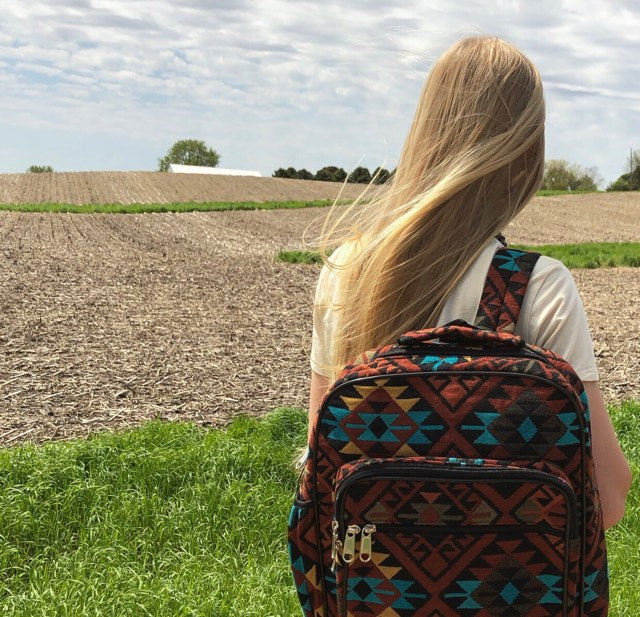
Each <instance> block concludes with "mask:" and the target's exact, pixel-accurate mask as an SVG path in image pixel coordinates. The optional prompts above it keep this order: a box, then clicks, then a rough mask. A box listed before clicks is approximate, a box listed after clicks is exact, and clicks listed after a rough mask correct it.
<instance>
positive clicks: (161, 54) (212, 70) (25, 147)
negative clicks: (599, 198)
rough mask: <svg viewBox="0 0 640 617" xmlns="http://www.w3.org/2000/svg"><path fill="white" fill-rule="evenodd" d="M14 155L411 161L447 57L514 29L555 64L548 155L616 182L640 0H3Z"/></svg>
mask: <svg viewBox="0 0 640 617" xmlns="http://www.w3.org/2000/svg"><path fill="white" fill-rule="evenodd" d="M0 7H1V9H2V11H0V173H13V172H23V171H25V170H26V168H27V167H29V166H30V165H32V164H38V165H52V166H53V167H54V169H55V170H56V171H92V170H95V171H101V170H117V171H120V170H122V171H126V170H149V171H152V170H155V169H157V164H158V158H160V157H162V156H163V155H164V154H166V152H167V150H168V149H169V148H170V146H171V145H172V144H173V143H174V142H175V141H176V140H178V139H202V140H204V141H205V142H206V143H207V145H208V146H210V147H212V148H214V149H215V150H216V151H217V152H218V153H219V154H220V157H221V158H220V164H219V166H220V167H225V168H231V169H248V170H257V171H260V172H262V174H263V175H271V174H272V173H273V171H274V170H275V169H277V168H278V167H289V166H292V167H295V168H302V167H304V168H306V169H308V170H310V171H312V172H315V171H316V170H317V169H319V168H321V167H323V166H325V165H337V166H341V167H344V168H345V169H346V170H350V169H353V168H354V167H356V166H358V165H364V166H367V167H369V168H370V169H373V168H375V167H377V166H378V165H381V166H384V167H388V168H393V167H394V166H395V164H396V162H397V159H398V156H399V153H400V150H401V147H402V143H403V141H404V138H405V136H406V133H407V131H408V128H409V126H410V123H411V120H412V117H413V114H414V111H415V105H416V103H417V100H418V96H419V93H420V90H421V88H422V84H423V82H424V79H425V76H426V75H427V73H428V71H429V69H430V67H431V66H432V64H433V62H434V61H435V60H436V59H437V58H438V56H439V55H440V54H441V53H442V52H443V51H444V50H445V49H446V48H447V47H448V46H449V45H451V44H452V43H454V42H455V41H456V40H458V39H459V38H461V37H462V36H465V35H473V34H490V35H497V36H500V37H502V38H505V39H506V40H508V41H510V42H512V43H514V44H515V45H516V46H518V47H519V48H521V49H522V50H523V51H524V52H525V53H526V54H527V55H528V56H529V57H530V58H531V59H532V60H533V61H534V62H535V63H536V65H537V66H538V68H539V70H540V72H541V74H542V78H543V82H544V85H545V96H546V103H547V133H546V142H547V145H546V156H547V158H563V159H566V160H568V161H570V162H572V163H576V164H579V165H581V166H583V167H597V169H598V171H599V173H600V175H601V176H602V179H603V186H604V185H606V183H608V182H610V181H612V180H614V179H615V178H617V177H618V176H619V175H620V174H621V173H623V172H624V171H625V170H624V166H625V160H626V159H627V158H628V156H629V150H630V148H634V149H640V1H638V0H627V1H625V0H617V1H605V0H565V1H563V0H537V1H536V2H533V1H531V0H527V1H521V0H493V1H490V0H466V1H465V2H451V1H444V0H427V1H417V0H402V1H400V0H385V2H383V3H381V2H374V1H364V0H351V1H350V2H344V0H323V1H322V2H315V1H306V0H302V1H294V0H259V1H258V0H254V1H253V2H250V1H249V0H176V1H175V2H170V1H166V0H43V1H39V0H0Z"/></svg>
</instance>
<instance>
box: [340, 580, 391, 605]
mask: <svg viewBox="0 0 640 617" xmlns="http://www.w3.org/2000/svg"><path fill="white" fill-rule="evenodd" d="M383 582H384V581H383V579H381V578H374V577H370V576H367V577H360V576H353V577H351V578H350V579H349V581H348V585H347V600H351V601H354V600H355V601H356V602H368V603H370V604H384V602H383V600H381V599H380V596H392V595H395V592H393V591H390V590H386V589H379V588H378V586H379V585H380V584H381V583H383Z"/></svg>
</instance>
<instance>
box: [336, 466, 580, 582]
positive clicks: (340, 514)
mask: <svg viewBox="0 0 640 617" xmlns="http://www.w3.org/2000/svg"><path fill="white" fill-rule="evenodd" d="M372 467H374V468H373V469H372ZM375 467H376V465H375V464H373V465H370V466H368V467H367V468H366V469H362V470H359V471H355V472H354V473H353V474H352V475H350V476H349V477H348V478H346V479H345V480H344V481H343V483H342V484H341V485H340V487H339V489H338V492H337V494H336V500H335V518H334V519H333V522H332V549H333V547H335V549H333V550H332V554H331V563H332V566H331V570H332V571H333V572H335V569H336V566H337V565H338V564H339V559H338V558H339V557H341V558H342V560H343V562H344V563H347V564H350V563H353V562H354V561H355V559H356V539H357V536H358V534H360V532H361V531H362V534H363V535H362V538H361V540H360V560H361V561H364V562H367V561H369V560H370V559H371V536H372V535H373V533H375V532H376V531H389V530H394V531H398V532H402V531H403V530H406V531H411V532H412V533H416V532H418V533H419V532H423V531H429V532H432V533H447V531H455V532H460V531H461V528H463V527H464V528H465V533H469V534H474V535H475V534H484V533H504V532H505V531H509V532H511V533H513V532H516V531H522V530H526V529H531V526H530V525H526V524H521V525H478V526H471V525H467V526H465V525H458V526H455V525H453V526H451V525H447V526H444V525H395V524H391V523H389V524H380V525H373V524H367V525H365V526H364V527H362V529H361V528H360V526H359V525H349V526H348V527H346V532H345V524H346V522H345V520H344V505H345V503H344V502H345V498H346V494H347V489H348V488H349V486H351V485H352V484H354V483H356V482H358V481H361V480H366V479H368V478H372V477H373V478H376V479H377V480H397V479H399V478H418V479H420V480H424V481H427V482H429V481H433V482H437V481H441V480H456V481H458V482H466V483H468V482H473V481H476V480H487V476H499V477H498V481H502V480H504V481H510V480H519V479H523V480H534V481H535V480H538V483H539V484H552V485H554V486H556V487H557V488H558V489H559V490H560V491H561V492H562V494H563V495H564V496H565V502H566V504H567V520H568V525H567V531H566V534H567V537H568V539H572V538H575V537H577V528H578V519H577V510H578V502H577V498H576V495H575V493H574V491H573V489H572V488H571V486H570V485H568V484H567V483H566V482H565V481H564V480H563V479H562V478H559V477H558V476H554V475H553V474H551V473H548V472H544V471H538V470H536V469H527V468H514V467H495V468H484V469H478V468H470V467H464V468H460V467H445V468H443V467H441V466H437V465H434V464H429V463H428V462H425V463H421V464H419V465H416V464H412V465H407V464H403V463H392V462H387V463H382V464H380V465H378V467H384V472H386V473H387V474H388V475H385V473H384V472H383V473H379V470H376V469H375ZM425 468H426V469H425ZM462 469H464V470H465V471H464V472H462ZM394 471H397V472H399V473H393V472H394ZM428 471H431V472H433V471H436V472H437V473H436V474H433V475H428V473H425V472H428ZM505 473H506V474H507V475H508V476H509V477H508V478H505V477H504V476H505ZM462 474H464V475H462ZM489 479H490V480H492V481H495V480H494V479H493V478H489ZM365 532H366V533H365ZM547 532H548V533H551V534H553V535H562V534H561V532H559V531H556V530H548V531H547ZM343 535H344V538H345V539H344V542H341V540H340V538H341V537H342V536H343ZM363 553H364V557H365V559H363V558H362V556H363Z"/></svg>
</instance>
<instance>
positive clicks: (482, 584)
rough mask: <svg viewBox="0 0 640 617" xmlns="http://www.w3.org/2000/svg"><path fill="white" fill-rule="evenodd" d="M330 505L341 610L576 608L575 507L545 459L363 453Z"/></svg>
mask: <svg viewBox="0 0 640 617" xmlns="http://www.w3.org/2000/svg"><path fill="white" fill-rule="evenodd" d="M334 507H335V516H334V521H333V547H332V563H333V567H334V570H335V572H336V576H337V590H338V597H337V602H338V614H339V615H341V616H345V617H346V615H350V616H353V617H359V616H360V615H363V616H364V615H367V617H373V616H383V615H396V614H397V615H400V616H403V617H404V616H409V615H438V614H440V615H443V616H448V615H466V616H469V617H474V616H476V615H477V616H478V617H480V616H482V617H487V616H489V615H491V616H494V615H495V616H504V617H521V616H522V617H524V616H527V617H538V616H539V615H542V614H544V615H548V616H553V617H561V616H562V617H570V616H572V615H574V614H575V611H574V608H576V607H577V603H576V585H577V564H578V557H579V541H578V540H577V538H578V507H577V500H576V495H575V493H574V491H573V489H572V487H571V484H570V483H569V481H568V479H567V478H566V476H565V475H564V474H563V472H562V471H561V470H560V469H559V468H557V467H555V466H554V465H550V464H547V463H532V464H530V465H526V464H523V463H521V462H503V461H489V460H485V459H447V458H432V459H428V458H418V457H407V458H395V459H363V460H359V461H356V462H354V463H349V464H347V465H343V466H342V467H341V468H340V470H339V471H338V474H337V475H336V484H335V490H334Z"/></svg>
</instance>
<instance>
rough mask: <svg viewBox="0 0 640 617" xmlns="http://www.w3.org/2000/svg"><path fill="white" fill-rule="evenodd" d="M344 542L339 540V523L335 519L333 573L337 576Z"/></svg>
mask: <svg viewBox="0 0 640 617" xmlns="http://www.w3.org/2000/svg"><path fill="white" fill-rule="evenodd" d="M341 548H342V542H340V540H339V539H338V521H336V520H335V519H334V520H333V521H332V523H331V571H332V572H333V573H334V574H335V572H336V567H337V565H338V562H339V559H338V557H339V551H340V549H341Z"/></svg>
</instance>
